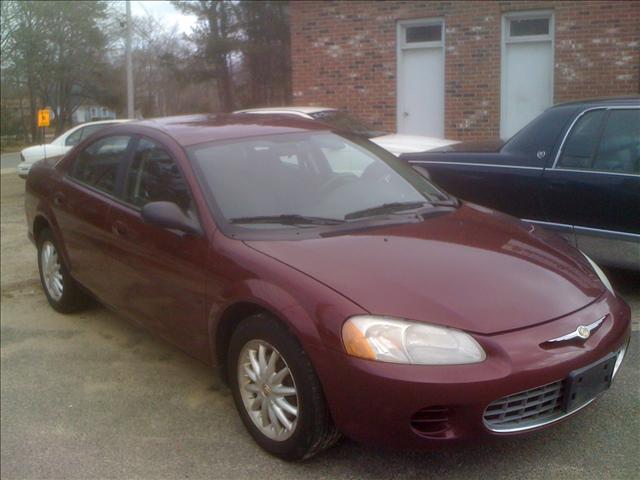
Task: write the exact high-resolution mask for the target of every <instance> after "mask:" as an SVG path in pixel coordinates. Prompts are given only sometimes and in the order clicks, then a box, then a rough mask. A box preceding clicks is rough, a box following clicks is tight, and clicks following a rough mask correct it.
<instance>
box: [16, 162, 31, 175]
mask: <svg viewBox="0 0 640 480" xmlns="http://www.w3.org/2000/svg"><path fill="white" fill-rule="evenodd" d="M32 166H33V163H28V162H20V163H19V164H18V166H17V167H16V172H17V173H18V176H19V177H20V178H27V175H29V171H30V170H31V167H32Z"/></svg>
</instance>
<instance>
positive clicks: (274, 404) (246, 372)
mask: <svg viewBox="0 0 640 480" xmlns="http://www.w3.org/2000/svg"><path fill="white" fill-rule="evenodd" d="M238 388H239V390H240V396H241V398H242V403H243V404H244V407H245V409H246V412H247V414H248V415H249V418H250V419H251V421H252V422H253V423H254V425H255V426H256V427H257V428H258V429H259V430H260V432H261V433H263V434H264V435H265V436H267V437H268V438H270V439H272V440H275V441H284V440H287V439H288V438H290V437H291V435H293V433H294V432H295V430H296V426H297V424H298V415H299V397H298V390H297V389H296V384H295V381H294V379H293V375H292V374H291V370H290V369H289V366H288V365H287V362H286V361H285V359H284V358H283V356H282V355H281V354H280V352H278V350H276V349H275V347H274V346H273V345H271V344H269V343H267V342H265V341H264V340H251V341H249V342H247V343H246V344H245V346H244V347H243V348H242V350H241V352H240V356H239V357H238Z"/></svg>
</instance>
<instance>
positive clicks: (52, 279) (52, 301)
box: [37, 228, 89, 313]
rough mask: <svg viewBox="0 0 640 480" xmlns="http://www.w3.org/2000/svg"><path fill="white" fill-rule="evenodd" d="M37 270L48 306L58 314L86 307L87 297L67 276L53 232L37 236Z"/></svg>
mask: <svg viewBox="0 0 640 480" xmlns="http://www.w3.org/2000/svg"><path fill="white" fill-rule="evenodd" d="M37 246H38V270H39V272H40V282H41V283H42V289H43V290H44V294H45V296H46V297H47V301H48V302H49V305H51V307H53V309H54V310H56V311H58V312H60V313H72V312H76V311H78V310H81V309H83V308H84V307H86V306H87V304H88V301H89V297H88V295H87V294H86V293H85V292H84V291H83V290H82V289H81V288H80V286H79V285H78V284H77V282H76V281H75V280H74V279H73V278H71V275H69V270H68V268H67V266H66V265H65V263H64V258H63V257H62V255H61V254H60V249H59V247H58V244H57V242H56V240H55V238H54V236H53V232H52V231H51V230H50V229H48V228H46V229H44V230H42V232H40V235H38V243H37Z"/></svg>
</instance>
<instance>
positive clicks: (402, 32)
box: [396, 17, 447, 132]
mask: <svg viewBox="0 0 640 480" xmlns="http://www.w3.org/2000/svg"><path fill="white" fill-rule="evenodd" d="M431 25H440V26H441V27H442V28H441V31H440V32H441V33H440V35H441V37H440V41H439V42H438V41H436V42H411V43H407V42H406V38H407V36H406V31H407V27H428V26H431ZM445 29H446V24H445V22H444V17H434V18H415V19H411V20H398V22H397V24H396V132H399V131H400V126H401V125H400V124H401V119H400V115H402V105H401V104H402V92H401V91H400V84H401V82H400V65H401V63H402V52H403V50H412V49H417V48H439V49H442V85H443V87H444V88H443V90H442V102H443V108H442V124H443V129H446V122H445V116H446V115H445V112H446V94H445V92H446V91H447V85H446V83H445V81H446V73H445V70H446V68H445V67H446V50H445V43H444V37H445Z"/></svg>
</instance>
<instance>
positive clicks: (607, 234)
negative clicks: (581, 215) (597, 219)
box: [573, 225, 640, 242]
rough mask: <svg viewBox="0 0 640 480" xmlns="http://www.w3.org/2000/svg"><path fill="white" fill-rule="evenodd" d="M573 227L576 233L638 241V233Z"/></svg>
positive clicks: (639, 236)
mask: <svg viewBox="0 0 640 480" xmlns="http://www.w3.org/2000/svg"><path fill="white" fill-rule="evenodd" d="M573 229H574V230H575V232H576V233H585V234H589V235H596V236H599V237H605V238H613V237H615V238H617V239H619V240H626V241H629V242H638V241H640V235H639V234H637V233H629V232H619V231H616V230H604V229H601V228H591V227H581V226H580V225H575V226H574V227H573Z"/></svg>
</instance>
